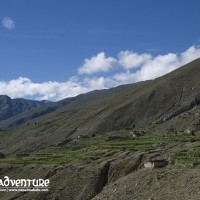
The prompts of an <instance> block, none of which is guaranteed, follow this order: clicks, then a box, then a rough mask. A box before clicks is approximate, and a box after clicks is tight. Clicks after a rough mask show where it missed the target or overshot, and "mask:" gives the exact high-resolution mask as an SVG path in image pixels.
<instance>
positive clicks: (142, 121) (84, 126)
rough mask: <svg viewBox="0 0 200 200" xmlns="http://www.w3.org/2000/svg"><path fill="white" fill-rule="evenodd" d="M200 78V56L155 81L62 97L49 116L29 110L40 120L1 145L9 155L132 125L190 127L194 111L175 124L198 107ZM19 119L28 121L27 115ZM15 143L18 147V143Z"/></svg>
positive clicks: (153, 127)
mask: <svg viewBox="0 0 200 200" xmlns="http://www.w3.org/2000/svg"><path fill="white" fill-rule="evenodd" d="M199 77H200V59H197V60H195V61H193V62H191V63H189V64H187V65H186V66H183V67H182V68H180V69H178V70H176V71H174V72H171V73H169V74H167V75H165V76H163V77H161V78H157V79H155V80H153V81H146V82H141V83H138V84H130V85H124V86H120V87H117V88H113V89H109V90H102V91H93V92H90V93H87V94H82V95H79V96H77V97H75V98H71V99H66V100H63V101H61V102H58V103H56V104H55V105H56V106H57V107H59V109H55V110H56V111H54V112H51V113H50V114H47V115H44V116H42V115H40V114H38V115H37V112H38V111H34V113H32V112H31V113H30V112H28V113H26V117H25V119H32V118H33V117H30V116H33V115H35V117H37V116H40V118H35V120H34V122H31V121H29V122H28V123H26V124H24V125H23V126H21V127H19V128H18V129H15V131H14V132H12V130H11V131H10V134H9V141H7V140H6V136H4V137H3V138H2V139H1V141H0V144H1V148H2V149H5V151H8V152H9V153H12V152H15V151H27V150H29V151H33V150H35V149H41V148H44V147H46V146H49V145H60V144H62V145H64V144H67V142H68V141H69V139H71V138H74V137H77V136H80V135H92V134H94V133H105V132H109V131H114V130H123V129H129V128H131V127H136V129H140V128H142V129H144V128H145V129H147V130H148V131H155V132H156V131H157V129H159V132H161V131H164V130H165V128H164V129H162V127H164V126H165V124H167V125H169V124H171V123H174V124H175V125H176V126H177V130H178V131H183V130H185V129H187V128H188V127H189V126H190V125H191V121H193V122H194V121H196V120H198V115H195V112H196V111H194V115H191V116H190V120H187V121H185V122H184V123H176V122H178V120H180V119H181V118H177V117H178V116H179V117H180V116H181V114H183V113H185V112H187V111H189V110H192V109H197V110H198V106H199V104H200V92H199V91H200V82H199ZM62 103H63V104H62ZM61 104H62V106H58V105H61ZM55 105H54V106H55ZM42 109H43V108H42ZM44 113H45V112H44ZM27 116H28V117H27ZM41 116H42V117H41ZM20 117H21V119H23V117H24V115H21V116H20ZM176 119H178V120H176ZM17 120H19V118H17ZM23 121H24V122H25V121H26V120H23ZM5 123H6V122H5ZM9 123H10V122H9ZM9 123H8V124H9ZM178 124H179V125H178ZM4 135H6V134H4ZM21 138H23V139H21ZM27 142H28V143H29V145H28V146H27ZM14 143H17V145H14V146H13V144H14ZM8 146H10V148H7V147H8Z"/></svg>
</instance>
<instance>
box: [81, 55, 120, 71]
mask: <svg viewBox="0 0 200 200" xmlns="http://www.w3.org/2000/svg"><path fill="white" fill-rule="evenodd" d="M115 62H116V59H115V58H112V57H106V55H105V53H104V52H101V53H99V54H97V55H96V56H93V57H92V58H90V59H88V58H86V59H85V61H84V64H83V66H82V67H80V68H79V70H78V72H79V74H94V73H97V72H107V71H109V70H111V69H112V67H113V66H114V64H115Z"/></svg>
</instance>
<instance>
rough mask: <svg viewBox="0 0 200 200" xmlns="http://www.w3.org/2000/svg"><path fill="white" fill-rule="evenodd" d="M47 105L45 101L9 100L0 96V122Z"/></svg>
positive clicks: (4, 96)
mask: <svg viewBox="0 0 200 200" xmlns="http://www.w3.org/2000/svg"><path fill="white" fill-rule="evenodd" d="M49 103H50V102H46V101H34V100H26V99H21V98H18V99H11V98H10V97H8V96H6V95H0V120H6V119H8V118H11V117H13V116H15V115H18V114H20V113H22V112H25V111H28V110H30V109H32V108H36V107H39V106H42V105H45V104H49Z"/></svg>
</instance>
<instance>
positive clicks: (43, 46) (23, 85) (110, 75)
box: [0, 0, 200, 100]
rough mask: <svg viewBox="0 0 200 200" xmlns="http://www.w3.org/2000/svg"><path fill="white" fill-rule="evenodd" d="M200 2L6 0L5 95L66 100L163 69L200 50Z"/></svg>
mask: <svg viewBox="0 0 200 200" xmlns="http://www.w3.org/2000/svg"><path fill="white" fill-rule="evenodd" d="M199 8H200V1H199V0H181V1H180V0H167V1H160V0H81V1H80V0H58V1H56V0H28V1H27V0H17V1H16V0H0V20H1V25H0V89H1V90H0V93H1V94H8V95H10V96H11V97H25V98H36V99H44V98H46V99H51V100H59V99H62V98H65V97H69V96H74V95H77V94H79V93H82V92H87V91H90V90H93V89H102V88H109V87H114V86H116V85H119V84H125V83H131V82H137V81H140V80H146V79H151V78H155V77H157V76H160V75H163V74H165V73H167V72H169V71H171V70H174V69H176V68H178V67H180V66H181V65H182V64H185V63H187V62H189V61H191V60H193V59H195V58H197V57H199V56H200V49H199V44H200V12H199ZM184 53H185V54H184ZM167 55H168V57H167ZM159 56H160V57H159ZM164 56H165V57H164ZM142 70H143V72H142ZM16 85H17V86H18V87H17V88H18V89H16V88H12V87H13V86H16ZM26 89H29V90H31V91H30V92H28V91H26Z"/></svg>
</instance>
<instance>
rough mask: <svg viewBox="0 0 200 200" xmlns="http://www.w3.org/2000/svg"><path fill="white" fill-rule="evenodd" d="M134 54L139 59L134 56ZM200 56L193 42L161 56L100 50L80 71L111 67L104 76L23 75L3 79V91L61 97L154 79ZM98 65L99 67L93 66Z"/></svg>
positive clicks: (22, 95) (14, 96)
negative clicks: (40, 77) (44, 79)
mask: <svg viewBox="0 0 200 200" xmlns="http://www.w3.org/2000/svg"><path fill="white" fill-rule="evenodd" d="M134 57H135V58H136V60H134V59H133V58H134ZM199 57H200V47H197V46H191V47H190V48H188V49H187V50H186V51H184V52H182V53H168V54H166V55H157V56H153V55H151V54H145V53H143V54H137V53H134V52H131V51H124V52H120V53H119V54H118V55H117V56H116V58H112V57H106V56H105V53H100V54H98V55H96V56H94V57H92V58H91V59H86V60H85V65H84V66H83V68H80V69H79V73H81V74H82V73H83V74H92V73H95V72H100V71H101V72H102V71H108V70H110V71H109V73H108V74H107V75H106V74H105V75H104V76H100V77H99V76H94V75H93V76H89V77H87V75H86V76H84V77H82V76H78V75H76V76H74V77H71V78H70V79H69V80H67V81H66V82H56V81H49V82H43V83H34V82H32V81H31V80H30V79H29V78H26V77H19V78H17V79H15V80H11V81H0V94H7V95H9V96H10V97H12V98H17V97H23V98H32V99H47V100H60V99H64V98H67V97H72V96H76V95H78V94H81V93H86V92H89V91H92V90H96V89H105V88H110V87H115V86H118V85H121V84H126V83H135V82H138V81H144V80H149V79H154V78H157V77H159V76H162V75H164V74H166V73H169V72H171V71H173V70H175V69H177V68H179V67H181V66H183V65H184V64H186V63H189V62H191V61H192V60H194V59H197V58H199ZM122 58H123V59H122ZM122 60H123V62H122ZM102 63H104V65H103V66H104V68H103V69H102V68H101V67H100V66H102ZM136 63H137V64H136ZM115 64H116V65H118V66H121V68H120V69H121V70H120V71H118V72H116V71H112V73H111V70H112V69H114V65H115ZM94 66H95V68H93V67H94ZM105 66H106V67H105ZM118 70H119V68H118Z"/></svg>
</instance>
